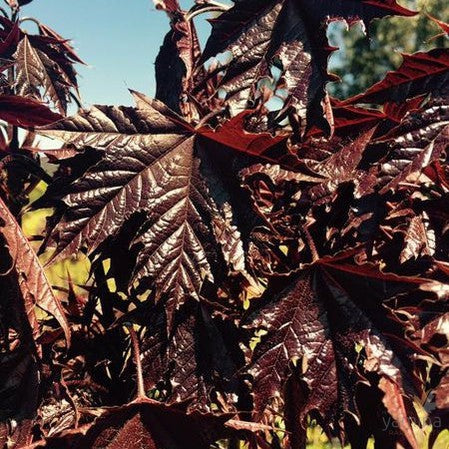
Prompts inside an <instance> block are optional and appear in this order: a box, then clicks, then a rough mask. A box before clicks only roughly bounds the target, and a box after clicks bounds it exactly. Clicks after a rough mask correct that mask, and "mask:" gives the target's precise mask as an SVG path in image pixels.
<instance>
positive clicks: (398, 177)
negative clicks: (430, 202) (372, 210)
mask: <svg viewBox="0 0 449 449" xmlns="http://www.w3.org/2000/svg"><path fill="white" fill-rule="evenodd" d="M448 114H449V107H448V106H447V105H445V104H439V103H435V104H433V103H430V104H429V105H427V107H426V108H425V109H424V110H423V111H421V112H420V113H419V115H418V114H413V113H412V115H410V116H408V117H406V118H405V120H404V121H403V122H402V123H401V124H400V125H398V126H397V127H396V128H394V129H392V130H391V131H390V132H389V133H388V134H387V135H385V136H383V137H381V138H380V139H379V141H380V142H382V144H384V145H386V146H387V148H388V149H389V155H388V157H387V158H386V160H385V161H382V163H381V164H380V174H379V175H380V176H379V180H380V182H379V184H380V185H382V188H381V190H380V193H386V192H387V191H388V190H397V189H400V188H407V185H413V184H422V183H424V182H426V177H425V175H424V173H425V169H426V168H427V167H429V166H430V165H432V164H433V163H435V162H438V161H439V160H440V158H441V157H442V156H443V155H444V153H445V150H446V148H447V145H448V137H449V134H448V133H449V121H448V118H449V115H448ZM402 185H404V186H402Z"/></svg>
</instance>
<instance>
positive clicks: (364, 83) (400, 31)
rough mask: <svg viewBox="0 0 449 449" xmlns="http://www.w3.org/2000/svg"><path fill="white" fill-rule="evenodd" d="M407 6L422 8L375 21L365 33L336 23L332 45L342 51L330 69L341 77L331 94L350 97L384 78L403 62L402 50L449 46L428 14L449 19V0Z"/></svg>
mask: <svg viewBox="0 0 449 449" xmlns="http://www.w3.org/2000/svg"><path fill="white" fill-rule="evenodd" d="M401 3H402V4H403V6H406V7H407V8H410V9H412V10H414V11H419V14H417V15H416V16H415V17H413V18H409V17H390V18H387V19H384V20H377V21H374V22H373V23H372V24H371V27H370V29H369V30H367V33H366V34H365V33H364V32H363V30H362V28H361V27H360V25H354V26H353V27H351V29H349V30H347V29H346V26H344V25H343V24H341V23H336V24H334V26H333V27H332V29H331V31H330V32H329V37H330V41H331V43H332V45H334V46H336V47H339V48H340V51H338V52H336V53H334V55H333V56H332V57H331V60H330V71H331V72H332V73H335V74H336V75H338V76H339V77H340V78H341V82H340V83H331V84H329V90H330V93H331V95H333V96H336V97H338V98H346V97H349V96H352V95H355V94H358V93H360V92H363V91H365V90H366V89H367V88H368V87H369V86H371V85H373V84H374V83H376V82H378V81H380V80H381V79H382V78H383V77H384V76H385V73H386V72H387V71H388V70H393V69H395V68H397V67H399V66H400V65H401V62H402V57H401V53H414V52H417V51H428V50H430V49H432V48H435V47H444V46H449V39H447V38H446V37H443V36H440V37H438V38H436V39H433V37H434V36H436V35H438V34H440V32H441V30H440V29H439V28H438V26H437V25H436V24H435V23H434V22H433V21H432V20H430V19H429V17H428V16H427V14H430V15H432V16H434V17H438V18H439V19H440V20H443V21H446V22H447V21H449V1H448V0H406V1H403V2H401Z"/></svg>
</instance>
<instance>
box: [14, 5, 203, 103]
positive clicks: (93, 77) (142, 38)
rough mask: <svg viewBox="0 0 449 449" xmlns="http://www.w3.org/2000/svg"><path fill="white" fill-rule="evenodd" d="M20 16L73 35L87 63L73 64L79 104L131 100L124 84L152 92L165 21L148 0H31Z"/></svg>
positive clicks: (163, 15) (163, 14) (166, 23)
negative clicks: (78, 80)
mask: <svg viewBox="0 0 449 449" xmlns="http://www.w3.org/2000/svg"><path fill="white" fill-rule="evenodd" d="M22 16H33V17H35V18H36V19H38V20H39V21H41V22H42V23H45V24H46V25H48V26H50V27H51V28H53V29H54V30H55V31H57V32H58V33H59V34H61V35H62V36H63V37H65V38H71V39H73V44H74V46H75V48H76V49H77V51H78V54H79V55H80V57H81V58H82V59H84V61H85V62H86V63H88V64H89V65H88V66H87V67H83V66H78V69H79V70H78V71H79V74H80V92H81V96H82V100H83V104H85V105H89V104H131V103H132V99H131V97H130V95H129V93H128V90H127V89H128V88H132V89H135V90H139V91H141V92H144V93H146V94H149V95H153V94H154V90H155V83H154V60H155V58H156V55H157V53H158V51H159V47H160V45H161V43H162V40H163V38H164V36H165V33H166V32H167V31H168V30H169V21H168V18H167V17H166V15H165V13H163V12H161V11H156V10H155V8H154V6H153V3H152V1H151V0H34V1H33V2H32V3H30V4H29V5H27V6H25V7H23V9H22ZM203 28H204V27H203Z"/></svg>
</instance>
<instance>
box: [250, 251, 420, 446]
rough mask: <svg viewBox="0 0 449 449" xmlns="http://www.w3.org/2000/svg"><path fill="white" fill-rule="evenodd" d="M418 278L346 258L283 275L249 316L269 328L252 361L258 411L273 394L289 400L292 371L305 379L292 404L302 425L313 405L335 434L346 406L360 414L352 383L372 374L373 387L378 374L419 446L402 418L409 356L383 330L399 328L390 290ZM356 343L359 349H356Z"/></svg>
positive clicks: (393, 410) (392, 409)
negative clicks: (388, 306)
mask: <svg viewBox="0 0 449 449" xmlns="http://www.w3.org/2000/svg"><path fill="white" fill-rule="evenodd" d="M420 283H422V280H421V279H418V278H416V279H413V278H400V277H398V276H395V275H389V274H383V273H382V272H380V271H377V270H376V269H375V267H373V266H370V265H361V266H351V265H345V263H344V262H341V261H338V260H337V259H335V260H332V258H328V259H326V258H323V259H322V260H321V261H317V262H316V265H315V266H314V267H312V268H309V269H306V270H304V271H302V272H300V273H299V274H295V275H293V276H291V277H290V278H289V281H288V285H287V286H286V287H285V285H286V281H285V280H283V281H282V282H281V283H280V286H278V287H276V286H275V285H276V284H273V288H274V290H271V289H270V288H269V289H268V291H267V292H266V301H265V302H262V306H259V308H258V309H257V310H256V311H254V312H252V314H251V315H250V316H249V317H248V319H247V320H246V322H247V323H250V326H251V328H255V329H263V330H264V331H265V332H266V334H265V335H263V336H262V337H261V342H260V343H259V344H257V346H256V348H255V350H254V355H253V364H252V366H251V368H250V374H251V375H252V376H253V396H254V406H255V412H256V418H258V419H260V418H261V416H262V413H263V412H264V410H265V408H266V407H267V405H268V404H269V403H270V399H271V400H272V399H273V398H275V397H281V398H283V400H284V402H285V403H286V407H289V405H288V404H289V401H290V400H291V398H290V397H289V396H285V395H284V394H283V390H284V388H285V386H286V382H287V380H288V379H289V378H290V377H291V376H298V375H299V379H302V380H303V382H304V384H305V387H306V393H305V397H304V398H303V399H302V402H301V403H300V404H297V406H299V407H300V409H301V410H300V413H299V414H298V417H299V423H300V426H305V417H306V416H307V414H309V413H310V412H312V411H316V412H318V414H319V415H320V416H321V420H320V422H321V424H322V426H323V428H324V429H325V430H326V432H328V433H330V434H332V433H333V432H332V431H331V429H332V428H333V429H334V431H335V430H336V429H338V428H339V424H338V423H339V421H341V419H342V418H343V416H344V415H345V413H347V412H349V413H350V414H353V415H356V416H357V415H358V405H357V403H356V399H355V398H356V396H357V395H356V391H357V385H358V383H359V382H360V381H362V380H363V379H371V382H373V384H372V385H373V386H374V387H375V386H376V385H377V384H376V382H375V381H373V379H372V377H371V376H372V374H376V375H377V376H378V378H379V379H380V381H381V388H382V385H383V384H385V387H384V391H385V395H384V401H385V403H386V405H387V409H388V411H389V413H390V414H391V416H392V417H393V418H394V419H396V420H397V421H398V422H399V421H401V424H400V428H401V430H402V431H403V432H404V435H405V436H406V438H407V439H408V441H409V443H410V444H411V446H412V447H414V448H416V447H417V443H416V441H415V439H414V436H413V432H412V430H411V428H410V424H409V422H408V421H405V422H404V420H403V419H402V416H403V413H404V405H403V404H404V402H403V401H406V402H407V395H406V393H405V391H409V392H410V372H409V367H410V363H411V361H410V360H407V357H408V356H407V353H406V351H403V350H402V349H401V347H400V346H398V345H397V344H395V342H394V340H389V338H388V337H387V336H386V335H385V333H386V332H387V333H394V332H397V331H398V330H397V329H396V330H395V327H394V322H393V321H392V320H390V321H389V320H388V318H387V316H386V313H385V312H384V311H382V304H383V302H384V301H385V300H386V299H387V298H388V297H389V295H392V294H397V293H398V292H400V291H401V289H416V288H417V286H419V284H420ZM368 286H370V287H368ZM368 290H370V291H371V293H369V294H368V293H367V292H368ZM362 291H363V292H364V293H363V295H364V299H363V300H361V296H360V295H361V292H362ZM357 345H361V346H360V347H361V348H363V349H362V350H361V351H360V350H357ZM295 373H296V374H295ZM382 379H383V380H382ZM387 385H388V387H387ZM390 388H391V389H394V391H391V390H390ZM293 400H294V399H293ZM301 423H302V424H301ZM295 426H296V427H295V428H294V429H293V431H294V432H300V428H298V427H297V426H298V423H296V424H295Z"/></svg>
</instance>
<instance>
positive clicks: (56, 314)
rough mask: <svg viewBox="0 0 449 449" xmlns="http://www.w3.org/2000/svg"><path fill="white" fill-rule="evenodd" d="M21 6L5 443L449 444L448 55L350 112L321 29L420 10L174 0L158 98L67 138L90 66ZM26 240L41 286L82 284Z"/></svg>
mask: <svg viewBox="0 0 449 449" xmlns="http://www.w3.org/2000/svg"><path fill="white" fill-rule="evenodd" d="M29 2H30V0H28V1H20V0H18V1H15V0H14V1H13V0H8V2H7V3H8V4H9V7H10V8H9V9H10V11H6V10H1V12H2V14H3V16H2V17H0V26H1V30H0V61H1V69H0V70H1V71H2V72H1V73H2V79H1V86H0V89H1V92H0V93H1V94H0V119H1V120H2V121H3V123H4V126H3V127H2V129H1V134H0V136H1V139H0V146H1V151H2V154H1V157H2V159H1V162H0V164H1V169H2V173H3V176H2V179H1V196H0V216H1V226H2V227H1V239H2V243H3V245H2V252H3V257H2V269H1V276H0V292H1V296H0V298H1V299H0V323H1V326H0V344H1V353H0V371H1V374H2V375H1V377H0V414H1V415H0V416H1V420H0V443H1V445H2V447H5V448H23V447H28V448H31V447H32V448H41V447H42V448H57V449H63V448H83V449H84V448H96V449H99V448H109V449H115V448H117V449H118V448H129V449H137V448H143V447H148V448H155V449H156V448H157V449H181V448H182V449H187V448H189V449H190V448H209V447H221V448H237V447H250V448H268V447H271V448H292V449H293V448H295V449H296V448H303V447H305V445H306V442H307V432H306V429H307V427H308V425H309V424H310V423H311V422H313V423H317V424H319V425H320V426H321V428H322V429H323V430H324V432H325V433H326V435H328V437H329V438H338V439H339V440H340V442H341V443H342V444H346V443H349V444H351V445H352V447H353V448H356V449H358V448H365V447H366V445H367V444H368V441H369V439H371V438H373V439H374V444H375V447H376V448H382V449H388V448H392V449H393V448H412V449H418V448H421V447H424V446H423V444H426V445H428V446H429V447H431V446H432V445H433V444H434V443H435V441H436V440H437V438H438V436H439V434H440V432H441V431H442V430H443V429H445V428H447V427H448V425H449V414H448V409H449V402H448V397H449V373H448V367H449V359H448V342H449V309H448V300H449V254H448V250H449V240H448V238H449V235H448V229H449V228H448V224H449V215H448V214H449V213H448V210H449V165H448V154H447V149H448V147H449V50H448V49H447V48H437V47H435V48H433V49H431V50H429V51H427V52H417V53H414V54H409V55H404V56H403V62H402V65H401V66H400V67H398V68H397V70H395V71H392V72H389V73H388V74H387V75H386V76H385V78H384V79H383V80H382V81H380V82H378V83H377V84H374V85H373V86H371V87H369V88H368V89H367V90H366V91H364V92H363V93H360V94H358V95H356V96H353V97H350V98H346V99H344V100H337V99H335V98H332V97H330V96H329V94H328V93H327V92H326V85H327V83H328V81H329V80H331V79H333V77H332V75H330V74H329V73H328V70H327V63H328V58H329V55H330V54H331V52H332V49H331V48H330V46H329V43H328V41H327V29H328V25H329V23H330V22H332V21H335V20H340V21H345V22H346V23H348V24H349V25H352V24H354V23H358V22H359V23H362V24H363V25H364V26H365V28H368V27H369V25H370V23H371V22H372V21H373V20H375V19H381V20H382V21H388V20H389V18H388V16H392V15H396V16H401V17H403V18H404V20H405V18H411V17H413V16H414V14H415V13H414V12H413V11H411V10H409V9H406V8H405V7H403V6H400V5H399V4H398V3H396V1H395V0H334V1H332V2H327V1H324V0H319V1H317V0H314V1H310V0H236V1H235V2H234V4H233V5H232V6H226V5H222V4H220V3H217V2H215V1H212V0H211V1H208V0H203V1H198V2H197V3H196V4H195V5H194V6H193V7H192V9H191V10H190V11H183V10H181V9H180V7H179V5H178V3H177V0H158V1H157V2H156V6H157V7H158V8H159V9H162V10H164V11H165V12H166V13H167V15H168V17H169V19H170V25H171V30H170V32H169V33H168V35H167V36H166V38H165V40H164V43H163V45H162V47H161V49H160V53H159V56H158V58H157V60H156V78H157V89H156V98H154V99H153V98H149V97H147V96H146V95H144V94H142V93H139V92H134V91H131V95H132V96H133V97H134V100H135V107H124V106H93V107H92V108H90V109H82V108H80V109H79V111H78V113H77V114H76V115H74V116H71V117H68V116H67V105H68V103H69V102H70V101H75V103H79V101H78V97H77V75H76V71H75V68H74V65H75V64H77V63H78V64H82V63H83V62H82V60H81V59H80V58H79V57H78V56H77V55H76V53H75V52H74V50H73V48H72V46H71V45H70V42H69V41H68V40H66V39H64V38H62V37H61V36H59V35H58V34H57V33H56V32H55V31H53V30H52V29H50V28H49V27H48V26H46V25H43V24H41V23H39V22H38V21H37V20H35V19H29V18H23V19H21V17H22V16H21V7H22V6H24V5H25V4H27V3H29ZM211 11H212V12H213V13H214V17H215V18H214V19H213V20H211V25H212V31H211V34H210V37H209V39H208V41H207V43H206V45H205V47H204V50H202V48H201V45H200V42H199V39H198V37H197V33H196V31H195V25H194V18H197V17H199V16H203V15H205V14H208V13H210V12H211ZM29 20H32V21H33V22H35V24H36V26H37V34H31V33H30V32H26V31H24V30H23V29H22V28H23V27H22V24H23V22H24V21H29ZM195 20H196V19H195ZM410 20H412V19H410ZM427 20H429V22H431V23H432V26H435V27H440V32H441V33H443V35H444V38H445V39H446V38H447V36H446V35H447V34H448V30H449V26H448V25H447V24H445V23H444V22H442V21H441V20H438V18H433V17H428V19H427ZM377 23H382V22H377ZM436 33H438V31H437V30H436ZM130 70H132V68H130ZM354 76H356V74H354ZM19 128H21V131H20V132H19ZM37 136H44V137H48V138H51V139H55V140H58V141H60V142H62V147H60V148H58V149H55V150H48V149H45V150H44V149H42V148H39V147H38V145H37V143H36V142H39V140H38V139H37ZM55 146H56V144H55ZM42 182H45V183H46V184H47V188H46V191H45V193H44V194H43V195H42V196H40V197H39V198H38V199H36V198H35V197H33V194H32V193H33V192H34V191H35V190H36V186H37V185H38V184H39V185H41V184H42ZM42 208H45V209H49V208H51V210H52V215H51V216H50V217H49V219H48V221H47V225H46V229H45V231H44V232H43V235H41V236H34V238H33V239H30V238H27V237H26V236H25V234H24V233H23V231H22V228H21V221H22V218H23V214H24V213H25V212H26V211H28V210H30V209H34V210H38V209H42ZM32 240H40V241H41V246H40V249H39V251H38V252H39V253H42V255H43V256H48V253H49V252H52V254H51V256H50V257H47V262H46V264H47V266H48V265H51V264H55V263H58V261H60V260H63V259H67V258H73V257H76V256H78V255H80V254H81V253H85V254H87V255H88V258H89V260H90V264H91V266H90V273H91V276H90V279H89V281H88V282H86V283H85V284H83V285H77V284H76V283H75V282H74V281H73V280H72V279H71V277H70V274H69V275H67V282H66V287H64V288H54V287H52V286H51V282H50V281H49V280H48V277H47V275H46V272H45V269H44V268H43V266H42V265H41V262H40V259H39V257H38V256H37V255H36V252H35V249H34V248H35V245H34V243H35V242H34V241H32ZM44 253H45V254H44ZM133 398H134V399H133ZM419 404H421V406H422V407H419ZM423 409H424V410H423ZM429 423H430V424H431V425H432V431H431V433H430V436H429V438H428V441H426V442H425V443H423V441H422V438H420V437H419V436H418V434H419V428H420V427H424V426H426V425H428V424H429ZM211 445H212V446H211Z"/></svg>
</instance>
